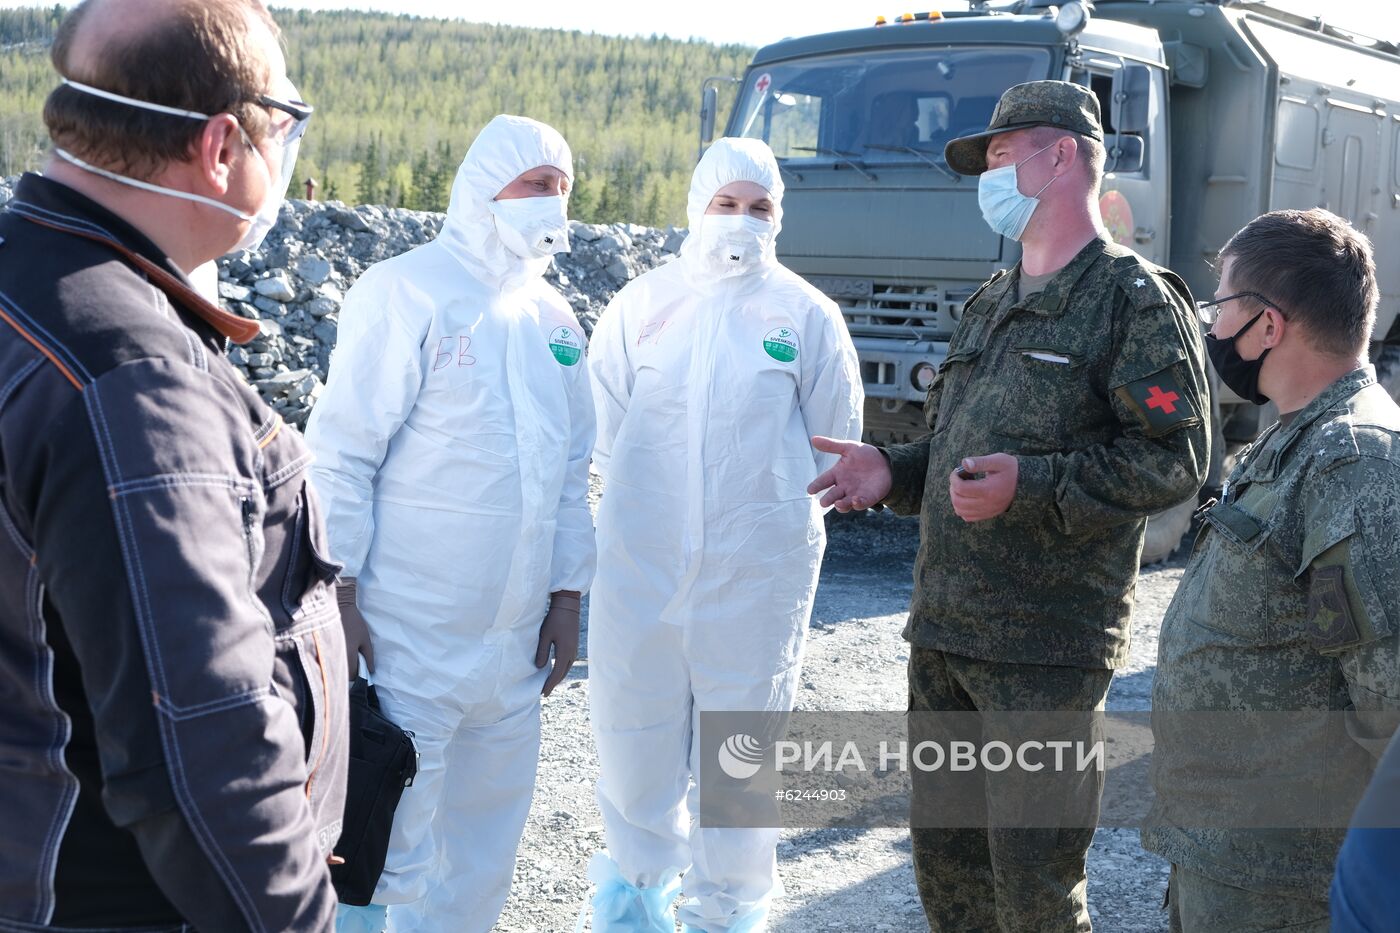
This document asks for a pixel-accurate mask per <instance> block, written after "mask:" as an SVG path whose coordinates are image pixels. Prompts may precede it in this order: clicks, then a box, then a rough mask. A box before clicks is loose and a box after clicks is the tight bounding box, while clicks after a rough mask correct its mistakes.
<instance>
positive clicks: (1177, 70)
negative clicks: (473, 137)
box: [700, 0, 1400, 562]
mask: <svg viewBox="0 0 1400 933" xmlns="http://www.w3.org/2000/svg"><path fill="white" fill-rule="evenodd" d="M971 6H972V8H971V9H970V10H967V11H957V12H953V11H949V12H945V13H939V12H927V13H918V14H904V15H902V16H898V17H893V18H891V19H888V20H886V19H885V18H883V17H881V18H879V19H877V20H875V21H874V23H873V25H870V26H867V27H865V28H859V29H851V30H847V31H841V32H832V33H826V34H823V35H814V36H806V37H801V38H792V39H785V40H783V41H780V42H776V43H774V44H772V45H768V46H765V47H764V48H761V49H759V51H758V52H757V54H755V55H754V58H753V62H752V63H751V64H750V66H749V68H748V70H747V72H746V73H745V74H744V76H743V77H742V78H710V79H707V80H706V81H705V82H704V85H703V87H702V107H701V132H700V136H701V148H702V150H703V148H704V146H705V144H706V143H708V142H709V140H710V139H711V138H712V137H713V135H714V131H715V122H716V113H717V111H718V110H719V108H720V105H721V104H722V103H724V102H725V101H724V98H728V99H732V100H733V103H732V105H731V106H730V108H729V112H730V116H729V121H728V127H727V130H726V132H727V134H728V135H731V136H749V137H756V138H759V139H763V140H765V141H767V142H768V143H769V145H770V146H772V148H773V151H774V153H775V154H776V156H777V157H778V163H779V165H780V166H781V168H782V173H783V176H784V179H785V183H786V186H787V194H786V196H785V199H784V202H783V207H784V212H785V220H784V225H783V226H784V230H783V235H782V237H781V239H780V240H779V244H778V251H779V254H780V256H781V258H782V260H783V262H784V263H786V264H787V265H788V266H789V267H790V268H792V269H793V270H794V271H796V272H798V273H799V274H801V275H803V276H805V277H806V278H807V279H808V280H809V281H810V282H811V283H812V284H814V285H815V286H817V287H818V288H820V289H821V290H822V291H823V292H825V293H826V294H827V295H829V296H830V297H831V298H833V299H834V300H835V301H837V302H838V303H839V304H840V305H841V308H842V310H843V312H844V314H845V317H846V322H847V324H848V326H849V328H850V332H851V336H852V338H853V339H854V341H855V344H856V348H857V350H858V351H859V353H860V359H861V370H862V376H863V379H864V383H865V395H866V412H865V417H866V421H865V424H866V431H867V438H868V439H870V440H872V441H874V442H877V443H879V442H897V441H900V440H904V439H907V438H911V437H913V436H915V435H916V434H918V433H920V432H921V431H922V425H923V422H922V417H923V415H922V408H921V403H922V401H923V398H924V394H925V390H926V389H927V388H928V386H929V383H930V382H931V381H932V379H933V376H934V373H935V372H936V370H937V367H938V365H939V364H940V363H941V362H942V360H943V357H944V354H945V353H946V350H947V342H948V339H949V337H950V336H951V335H952V332H953V329H954V328H955V327H956V326H957V323H958V318H959V316H960V314H961V312H962V305H963V302H964V301H965V300H966V299H967V298H968V297H969V296H970V295H971V294H972V292H973V291H974V290H975V289H976V288H977V287H978V285H980V284H981V283H982V282H983V281H985V280H986V279H988V278H990V277H991V275H992V274H993V273H994V272H995V271H997V270H998V269H1003V268H1006V267H1008V266H1010V265H1012V264H1013V263H1014V262H1015V261H1016V260H1017V258H1018V256H1019V246H1018V244H1016V243H1014V242H1012V241H1008V240H1005V239H1003V238H1001V237H999V236H997V235H996V234H994V233H993V232H992V231H991V230H989V229H988V228H987V226H986V224H985V223H984V222H983V221H982V216H981V212H980V210H979V208H978V203H977V179H975V178H964V177H961V176H959V175H957V174H956V173H954V172H952V171H951V170H949V168H948V167H947V165H946V164H945V163H944V161H943V146H944V144H945V143H946V142H947V141H948V140H950V139H952V138H954V137H957V136H963V135H966V134H969V133H975V132H979V131H981V130H982V129H985V128H986V126H987V123H988V120H989V118H990V117H991V113H992V108H993V107H994V106H995V104H996V102H997V99H998V98H999V97H1000V96H1001V94H1002V92H1003V91H1005V90H1006V89H1007V88H1008V87H1010V86H1011V85H1013V84H1018V83H1020V82H1023V81H1031V80H1039V79H1044V78H1058V79H1062V80H1068V81H1075V82H1078V83H1080V84H1083V85H1084V86H1086V87H1088V88H1090V89H1092V90H1093V91H1094V93H1095V94H1096V95H1097V96H1098V98H1099V103H1100V105H1101V108H1102V112H1103V120H1104V129H1105V146H1106V148H1107V150H1108V161H1107V166H1106V176H1105V180H1104V185H1103V191H1102V196H1101V198H1100V201H1099V204H1100V209H1101V212H1102V214H1103V218H1104V222H1105V225H1106V226H1107V228H1108V230H1109V232H1110V233H1111V234H1112V236H1113V238H1114V239H1115V240H1117V241H1118V242H1120V243H1123V244H1126V245H1128V246H1130V247H1132V248H1133V249H1135V250H1137V251H1138V252H1139V253H1141V254H1142V255H1143V256H1144V257H1146V258H1147V259H1149V260H1152V261H1153V262H1157V263H1161V264H1163V265H1167V266H1170V267H1171V268H1172V269H1174V270H1175V271H1176V272H1178V273H1179V274H1180V275H1181V276H1182V277H1183V278H1185V280H1186V281H1187V283H1188V284H1189V285H1190V286H1191V289H1192V291H1193V293H1195V294H1196V295H1197V296H1209V295H1211V294H1212V293H1213V291H1214V289H1215V284H1216V281H1215V271H1214V269H1213V268H1212V260H1213V259H1214V258H1215V256H1216V254H1217V253H1218V251H1219V250H1220V247H1221V246H1223V245H1224V243H1225V242H1226V240H1227V239H1228V238H1229V237H1230V235H1231V234H1233V233H1234V232H1235V231H1236V230H1238V229H1239V228H1240V227H1241V226H1243V225H1244V224H1245V223H1246V222H1248V221H1249V220H1250V219H1252V218H1253V217H1255V216H1257V215H1258V214H1261V213H1263V212H1265V211H1268V210H1273V209H1276V208H1285V207H1296V208H1310V207H1315V206H1322V207H1326V208H1328V209H1329V210H1332V211H1334V212H1336V213H1338V214H1340V215H1342V216H1343V217H1346V218H1347V219H1349V220H1350V221H1351V222H1352V223H1353V224H1354V225H1355V226H1356V227H1357V228H1358V229H1359V230H1361V231H1363V232H1365V233H1366V234H1368V235H1369V236H1370V237H1371V240H1372V242H1373V243H1374V244H1375V246H1376V250H1377V266H1378V271H1379V274H1380V285H1381V293H1382V300H1381V308H1380V315H1379V320H1378V321H1377V325H1376V330H1375V341H1374V344H1373V348H1374V349H1373V354H1372V356H1373V359H1374V361H1375V362H1376V364H1377V368H1378V373H1379V376H1380V378H1381V379H1382V381H1383V382H1384V384H1385V385H1386V386H1387V387H1388V388H1389V389H1390V391H1391V393H1392V395H1396V394H1397V393H1400V325H1397V323H1396V316H1397V315H1396V312H1397V307H1398V306H1400V48H1397V45H1396V43H1393V42H1386V41H1382V40H1379V39H1372V38H1368V37H1366V36H1363V35H1359V34H1356V33H1351V32H1347V31H1344V30H1342V29H1339V28H1336V27H1334V26H1331V25H1329V24H1328V23H1327V22H1325V21H1324V20H1323V19H1315V20H1309V19H1305V18H1303V17H1299V16H1296V15H1293V14H1290V13H1288V12H1285V11H1282V10H1279V9H1276V8H1274V7H1271V6H1269V5H1268V4H1267V3H1265V2H1230V0H1098V2H1097V3H1096V4H1095V3H1092V2H1088V0H1067V2H1063V3H1061V5H1059V6H1054V5H1051V4H1050V3H1049V2H1047V0H1018V2H1007V3H988V2H976V0H974V2H973V3H972V4H971ZM1214 389H1215V394H1214V401H1213V406H1214V407H1215V408H1216V418H1215V419H1214V421H1215V433H1216V440H1217V443H1216V445H1215V446H1216V448H1217V449H1218V451H1220V452H1221V453H1222V454H1223V453H1224V452H1225V450H1226V449H1227V448H1237V447H1238V446H1239V445H1241V444H1242V443H1244V442H1247V441H1249V440H1252V439H1253V437H1254V436H1255V435H1256V433H1257V431H1258V430H1259V428H1260V427H1261V426H1266V425H1267V424H1268V423H1269V421H1264V422H1263V425H1261V424H1260V421H1261V418H1260V414H1259V412H1258V411H1257V410H1256V409H1255V408H1254V407H1253V406H1251V405H1247V404H1245V403H1243V402H1242V401H1241V400H1240V399H1239V398H1238V397H1236V396H1234V395H1233V394H1232V393H1230V392H1229V391H1228V390H1223V389H1221V387H1219V386H1218V385H1216V386H1215V387H1214ZM1264 417H1265V418H1267V417H1268V414H1267V413H1266V414H1265V415H1264ZM1270 420H1272V419H1270ZM1222 460H1223V457H1217V462H1216V463H1215V465H1214V468H1213V472H1214V474H1215V475H1214V476H1213V477H1212V482H1218V480H1219V474H1220V470H1221V469H1222V468H1223V462H1222ZM1193 506H1194V503H1184V504H1183V505H1182V506H1181V507H1179V508H1177V509H1174V510H1172V511H1171V512H1170V513H1165V514H1164V515H1163V516H1158V517H1156V518H1155V519H1154V521H1153V522H1152V523H1151V525H1150V526H1149V533H1148V544H1147V547H1146V548H1145V551H1144V561H1145V562H1146V561H1150V560H1154V559H1158V558H1160V557H1163V556H1165V555H1166V554H1167V553H1169V552H1170V551H1171V550H1172V549H1173V548H1174V547H1175V546H1176V544H1177V542H1178V541H1179V540H1180V538H1181V535H1182V533H1183V532H1184V531H1185V530H1186V527H1187V525H1188V524H1189V520H1190V512H1191V510H1192V508H1193Z"/></svg>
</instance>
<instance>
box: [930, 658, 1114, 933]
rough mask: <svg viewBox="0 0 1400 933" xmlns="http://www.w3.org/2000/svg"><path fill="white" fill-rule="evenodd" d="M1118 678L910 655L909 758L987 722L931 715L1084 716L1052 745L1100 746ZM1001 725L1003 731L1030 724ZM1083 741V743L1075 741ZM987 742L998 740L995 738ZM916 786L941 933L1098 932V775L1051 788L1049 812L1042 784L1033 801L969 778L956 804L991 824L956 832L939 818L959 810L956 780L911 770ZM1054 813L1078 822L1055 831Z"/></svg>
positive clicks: (999, 781)
mask: <svg viewBox="0 0 1400 933" xmlns="http://www.w3.org/2000/svg"><path fill="white" fill-rule="evenodd" d="M1112 678H1113V672H1112V671H1110V670H1104V669H1094V668H1075V667H1055V666H1050V665H1039V664H1013V663H1003V662H994V661H980V660H976V659H973V658H968V657H963V656H961V655H955V654H948V653H947V652H943V651H938V650H936V649H931V648H921V647H918V646H911V648H910V656H909V710H910V717H909V741H910V746H911V747H913V746H915V745H916V744H917V743H919V742H922V741H925V740H930V739H932V740H934V741H940V742H941V741H943V740H944V739H945V738H947V734H946V731H945V727H944V725H943V724H944V723H946V722H949V721H952V720H956V721H957V722H967V721H969V720H972V721H973V722H977V721H980V720H981V717H980V716H967V715H960V716H954V717H948V716H944V717H938V716H928V715H920V714H925V713H959V714H972V713H977V714H982V715H983V716H985V715H986V714H991V713H1020V712H1022V711H1026V712H1031V713H1034V712H1037V711H1050V710H1063V711H1072V712H1078V713H1083V714H1084V715H1083V716H1082V717H1074V716H1070V717H1068V719H1069V720H1071V721H1072V722H1073V723H1074V725H1073V727H1072V728H1071V730H1070V731H1069V732H1063V731H1062V732H1061V734H1059V735H1056V736H1053V738H1057V739H1059V738H1085V739H1092V738H1093V737H1094V733H1093V732H1092V727H1091V725H1090V720H1091V719H1092V718H1093V717H1092V713H1093V712H1094V711H1102V710H1103V707H1104V700H1105V697H1106V696H1107V694H1108V685H1109V682H1110V681H1111V680H1112ZM994 718H995V720H996V721H998V722H1008V721H1009V722H1015V721H1018V719H1019V717H1017V716H997V717H994ZM1065 718H1066V717H1063V716H1061V717H1059V719H1057V722H1060V723H1063V722H1064V720H1065ZM1080 724H1082V728H1081V725H1080ZM955 728H958V729H962V728H965V727H963V726H958V727H955ZM973 728H977V727H976V726H974V727H973ZM1079 732H1082V733H1083V734H1082V736H1081V735H1076V733H1079ZM982 737H983V739H984V740H985V739H986V738H987V736H986V734H985V730H984V732H983V736H982ZM997 737H998V738H1000V737H1001V736H997ZM1045 738H1051V737H1050V736H1046V737H1045ZM911 776H912V778H913V798H912V802H911V808H910V827H911V828H910V834H911V836H912V840H913V848H914V872H915V876H916V878H917V880H918V885H919V896H920V898H921V899H922V901H923V907H924V914H925V915H926V916H927V918H928V922H929V928H930V929H931V930H934V931H937V933H998V931H1000V933H1031V931H1034V933H1070V931H1076V933H1077V931H1088V930H1090V929H1091V926H1090V922H1089V909H1088V900H1087V896H1086V893H1087V887H1088V882H1087V879H1086V877H1085V858H1086V856H1087V854H1088V851H1089V846H1090V844H1091V843H1092V842H1093V839H1094V824H1095V822H1096V820H1097V817H1098V807H1099V798H1100V796H1101V794H1102V792H1103V774H1102V772H1099V771H1096V770H1092V769H1091V770H1090V771H1089V772H1088V773H1078V774H1073V775H1068V776H1066V777H1064V778H1063V779H1061V778H1055V779H1054V780H1056V781H1057V782H1058V783H1056V784H1053V785H1051V786H1050V790H1049V793H1048V796H1049V797H1050V798H1051V799H1049V800H1047V799H1046V798H1047V793H1046V790H1045V785H1044V784H1043V783H1042V784H1040V785H1037V787H1036V789H1034V790H1030V789H1028V788H1027V786H1026V785H1023V784H1018V781H1017V779H1016V778H1015V777H1012V776H1009V775H989V774H984V775H972V776H969V777H968V778H967V780H968V781H970V782H972V783H971V785H970V786H969V785H967V784H964V785H963V786H962V788H961V790H960V791H959V792H957V796H958V798H959V801H960V802H959V803H958V804H957V805H956V806H959V807H960V808H961V809H962V810H968V809H969V804H970V805H971V807H980V808H982V813H981V814H980V820H981V822H972V821H968V820H967V819H966V817H964V816H961V815H960V816H959V817H958V819H957V820H955V821H954V823H952V824H949V825H946V826H945V825H939V824H938V822H937V821H936V815H937V814H939V813H946V812H947V811H948V809H949V806H950V804H949V789H948V787H949V786H948V784H947V783H946V779H943V780H942V781H940V780H939V779H935V778H934V777H932V776H930V775H929V774H927V773H922V772H921V771H920V770H918V769H913V770H911ZM1038 780H1041V781H1043V780H1044V778H1043V777H1040V778H1038ZM1032 798H1034V799H1032ZM1047 809H1048V810H1052V811H1054V812H1056V813H1061V812H1065V813H1068V812H1070V811H1073V815H1072V816H1070V817H1068V819H1067V821H1066V822H1063V823H1059V824H1054V823H1050V824H1047V823H1045V822H1041V821H1039V819H1040V816H1041V815H1043V814H1044V813H1045V812H1047ZM989 813H990V814H992V815H991V816H990V817H989V816H987V814H989ZM930 816H934V817H935V819H934V821H932V822H931V821H930V819H929V817H930Z"/></svg>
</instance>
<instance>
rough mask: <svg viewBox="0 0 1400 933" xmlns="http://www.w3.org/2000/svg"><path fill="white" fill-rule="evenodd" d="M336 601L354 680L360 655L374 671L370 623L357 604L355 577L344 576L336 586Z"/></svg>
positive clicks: (346, 657)
mask: <svg viewBox="0 0 1400 933" xmlns="http://www.w3.org/2000/svg"><path fill="white" fill-rule="evenodd" d="M335 601H336V603H337V604H338V605H339V606H340V627H341V628H342V629H343V630H344V631H345V661H346V667H347V668H348V669H349V671H350V679H351V680H354V679H355V678H356V677H357V676H359V673H360V655H364V656H365V667H366V668H368V669H369V672H370V673H371V674H373V673H374V646H373V645H372V644H371V643H370V639H369V623H368V622H366V621H365V617H364V616H363V615H361V614H360V607H359V606H357V605H355V578H354V577H342V578H341V579H340V580H339V581H337V583H336V586H335Z"/></svg>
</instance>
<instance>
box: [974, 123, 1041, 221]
mask: <svg viewBox="0 0 1400 933" xmlns="http://www.w3.org/2000/svg"><path fill="white" fill-rule="evenodd" d="M1058 142H1059V140H1058V139H1057V140H1055V142H1054V143H1051V144H1050V145H1049V146H1044V147H1042V148H1040V149H1037V150H1036V151H1035V152H1032V153H1031V154H1030V155H1028V156H1026V157H1025V158H1024V159H1022V160H1021V161H1020V162H1017V163H1016V164H1015V165H1003V166H1002V167H1001V168H994V169H991V170H990V171H986V172H983V173H982V174H981V176H980V177H978V179H977V203H978V204H979V205H980V206H981V208H982V219H983V220H985V221H986V222H987V226H989V227H991V228H992V229H993V230H994V231H996V232H997V233H999V234H1001V235H1002V236H1004V237H1006V238H1007V239H1008V240H1019V239H1021V234H1023V233H1025V232H1026V224H1028V223H1030V222H1031V215H1032V214H1034V213H1035V208H1036V205H1038V204H1039V203H1040V196H1041V195H1042V194H1044V193H1045V189H1046V188H1049V187H1050V185H1051V184H1053V183H1054V181H1055V178H1058V177H1059V176H1058V175H1056V176H1054V178H1051V179H1050V181H1047V182H1046V183H1045V184H1044V185H1043V186H1042V187H1041V189H1040V190H1039V191H1037V192H1036V193H1035V196H1034V197H1032V196H1031V195H1028V194H1022V193H1021V188H1020V186H1019V185H1017V183H1016V169H1017V168H1019V167H1020V166H1022V165H1025V164H1026V163H1027V162H1029V161H1030V160H1031V159H1034V158H1035V157H1036V156H1038V155H1040V154H1041V153H1042V152H1044V151H1045V150H1046V149H1049V148H1051V146H1054V145H1055V143H1058Z"/></svg>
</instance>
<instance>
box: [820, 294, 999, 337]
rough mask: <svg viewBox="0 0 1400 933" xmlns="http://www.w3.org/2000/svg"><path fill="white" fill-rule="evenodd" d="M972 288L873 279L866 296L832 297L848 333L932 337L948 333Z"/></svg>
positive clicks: (949, 334) (856, 334)
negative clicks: (872, 285)
mask: <svg viewBox="0 0 1400 933" xmlns="http://www.w3.org/2000/svg"><path fill="white" fill-rule="evenodd" d="M972 292H973V289H970V288H959V289H957V290H948V291H945V290H943V289H941V288H938V287H937V286H912V285H892V284H887V283H883V282H876V283H874V287H873V288H872V290H871V294H870V295H869V296H868V297H863V298H838V299H836V300H837V303H838V304H839V305H840V306H841V313H842V314H843V315H844V316H845V318H846V326H847V328H848V329H849V330H850V332H851V336H852V337H885V338H889V339H894V340H921V341H935V340H947V339H948V338H949V337H951V336H952V334H953V329H954V328H955V327H956V326H957V322H958V317H959V315H960V314H961V312H962V303H963V302H964V301H966V300H967V298H968V296H970V295H971V294H972Z"/></svg>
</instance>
